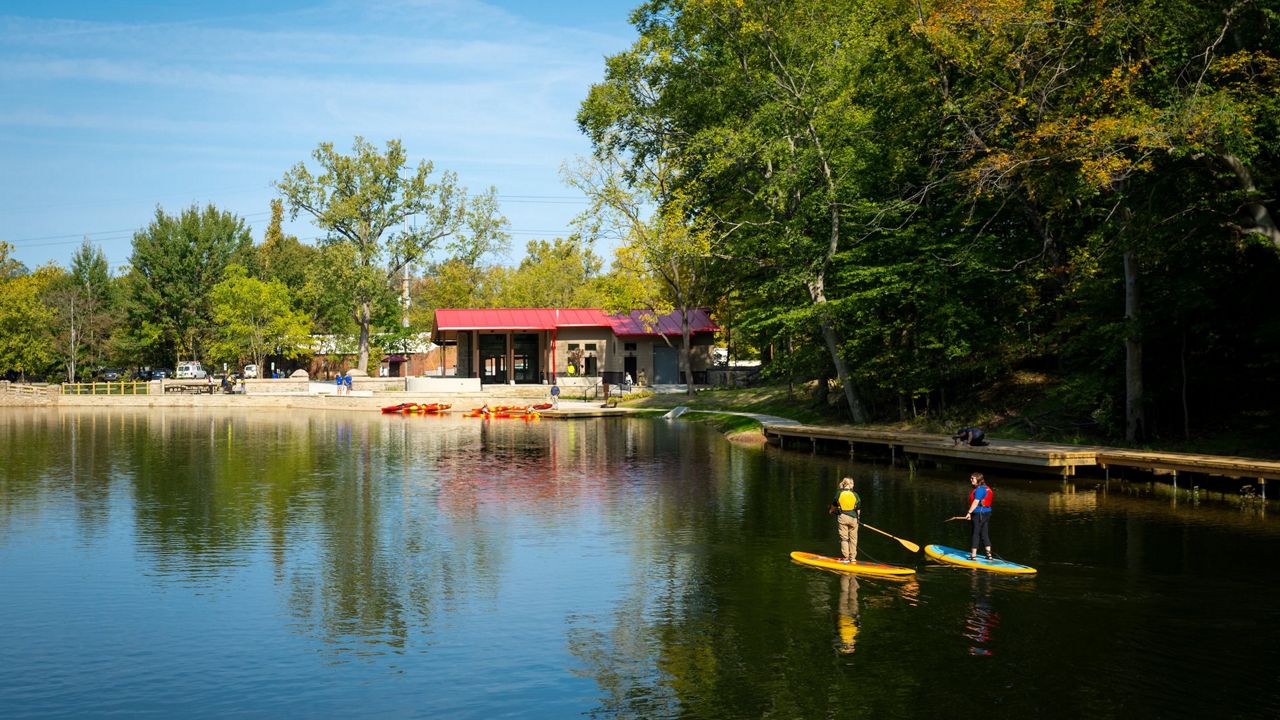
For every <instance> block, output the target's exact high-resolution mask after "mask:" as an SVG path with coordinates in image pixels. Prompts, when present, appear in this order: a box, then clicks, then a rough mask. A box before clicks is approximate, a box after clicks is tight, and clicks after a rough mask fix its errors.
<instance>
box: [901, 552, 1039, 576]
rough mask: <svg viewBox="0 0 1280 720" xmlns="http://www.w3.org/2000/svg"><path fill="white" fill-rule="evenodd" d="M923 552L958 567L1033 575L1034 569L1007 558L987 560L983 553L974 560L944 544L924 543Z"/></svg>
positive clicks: (1006, 573)
mask: <svg viewBox="0 0 1280 720" xmlns="http://www.w3.org/2000/svg"><path fill="white" fill-rule="evenodd" d="M924 554H925V555H928V556H929V557H931V558H933V559H934V560H937V561H938V562H944V563H947V564H948V565H959V566H960V567H967V568H973V569H974V570H986V571H988V572H994V573H1002V574H1004V575H1035V574H1036V569H1035V568H1033V567H1027V566H1026V565H1019V564H1018V563H1011V562H1009V561H1007V560H1001V559H999V558H996V559H995V560H988V559H987V558H986V556H984V555H978V558H977V559H976V560H970V559H969V553H968V551H965V550H957V549H955V548H950V547H947V546H946V545H925V546H924Z"/></svg>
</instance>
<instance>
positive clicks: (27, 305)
mask: <svg viewBox="0 0 1280 720" xmlns="http://www.w3.org/2000/svg"><path fill="white" fill-rule="evenodd" d="M61 274H62V270H61V269H59V268H57V267H53V266H46V267H42V268H39V269H37V270H36V271H35V272H34V273H28V274H25V275H17V276H15V277H10V278H7V279H0V368H3V369H5V370H11V371H16V372H19V373H21V374H22V375H23V377H24V378H25V377H26V376H27V375H37V376H41V375H44V374H45V373H46V372H49V371H50V370H52V369H53V368H54V363H56V362H57V356H56V355H55V353H54V343H53V334H52V332H51V330H52V328H53V327H54V326H55V316H54V312H53V310H52V309H51V308H50V307H49V305H48V304H47V303H46V302H45V297H44V296H45V293H46V292H47V291H48V288H49V287H50V285H52V284H53V283H54V282H56V281H57V278H58V277H59V275H61Z"/></svg>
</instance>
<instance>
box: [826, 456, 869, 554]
mask: <svg viewBox="0 0 1280 720" xmlns="http://www.w3.org/2000/svg"><path fill="white" fill-rule="evenodd" d="M839 490H840V491H839V492H838V493H836V497H835V499H834V500H832V501H831V508H830V509H829V510H828V511H827V512H829V513H831V514H833V515H835V516H836V529H837V531H838V532H839V533H840V553H841V555H842V556H843V557H841V558H840V562H842V563H855V562H857V561H858V516H859V515H860V514H861V512H862V498H860V497H858V493H856V492H854V491H853V478H851V477H846V478H844V479H842V480H841V481H840V485H839Z"/></svg>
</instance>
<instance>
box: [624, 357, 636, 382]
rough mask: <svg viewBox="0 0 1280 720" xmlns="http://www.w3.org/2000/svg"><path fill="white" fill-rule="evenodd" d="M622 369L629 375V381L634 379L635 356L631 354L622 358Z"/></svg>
mask: <svg viewBox="0 0 1280 720" xmlns="http://www.w3.org/2000/svg"><path fill="white" fill-rule="evenodd" d="M622 371H623V372H625V373H626V374H627V375H629V376H630V377H631V382H635V381H636V356H635V355H631V356H628V357H625V358H623V359H622Z"/></svg>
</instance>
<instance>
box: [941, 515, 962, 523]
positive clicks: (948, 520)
mask: <svg viewBox="0 0 1280 720" xmlns="http://www.w3.org/2000/svg"><path fill="white" fill-rule="evenodd" d="M952 520H964V516H963V515H957V516H955V517H949V518H947V519H946V520H943V521H942V522H951V521H952Z"/></svg>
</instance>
